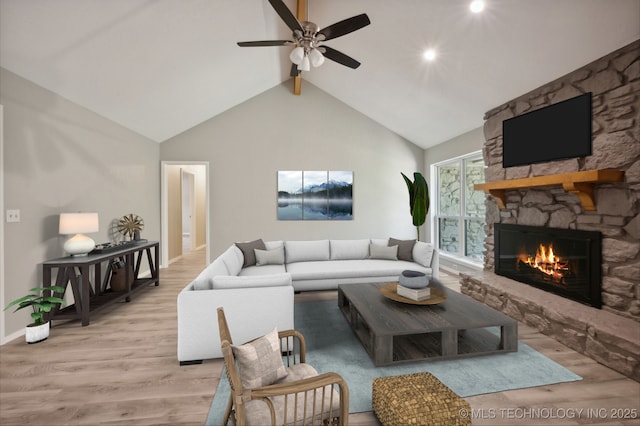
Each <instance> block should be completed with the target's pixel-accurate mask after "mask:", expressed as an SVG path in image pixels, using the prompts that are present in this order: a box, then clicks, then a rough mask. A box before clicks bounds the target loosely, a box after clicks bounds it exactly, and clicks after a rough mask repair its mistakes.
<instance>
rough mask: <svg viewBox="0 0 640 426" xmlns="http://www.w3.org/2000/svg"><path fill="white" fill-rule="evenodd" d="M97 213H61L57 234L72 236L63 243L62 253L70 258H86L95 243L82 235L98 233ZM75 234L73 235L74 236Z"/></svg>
mask: <svg viewBox="0 0 640 426" xmlns="http://www.w3.org/2000/svg"><path fill="white" fill-rule="evenodd" d="M98 230H99V224H98V213H61V214H60V222H59V231H58V232H59V233H60V234H62V235H73V237H71V238H69V239H68V240H67V241H66V242H65V243H64V251H65V252H67V253H68V254H70V255H71V256H86V255H87V253H89V252H90V251H91V250H93V249H94V247H95V246H96V243H95V242H94V241H93V240H92V239H91V238H89V237H87V236H86V235H84V233H93V232H98ZM74 234H75V235H74Z"/></svg>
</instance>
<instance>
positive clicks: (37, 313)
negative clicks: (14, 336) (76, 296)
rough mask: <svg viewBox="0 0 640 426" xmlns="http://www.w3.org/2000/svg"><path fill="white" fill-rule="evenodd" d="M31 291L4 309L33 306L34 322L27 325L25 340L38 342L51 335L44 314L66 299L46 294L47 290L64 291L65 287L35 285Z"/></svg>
mask: <svg viewBox="0 0 640 426" xmlns="http://www.w3.org/2000/svg"><path fill="white" fill-rule="evenodd" d="M29 291H30V292H31V293H30V294H27V295H26V296H23V297H21V298H19V299H16V300H14V301H13V302H11V303H9V304H8V305H7V306H6V307H5V308H4V310H5V311H6V310H7V309H9V308H10V307H12V306H16V305H17V306H18V307H17V308H16V309H15V311H13V312H17V311H19V310H20V309H24V308H28V307H31V309H32V310H33V311H32V312H31V319H33V323H31V324H29V325H27V328H26V332H25V340H26V341H27V343H38V342H41V341H43V340H45V339H46V338H47V337H49V322H44V316H45V314H46V313H48V312H51V310H52V309H53V308H54V307H55V306H56V305H57V304H59V303H64V300H63V299H61V298H59V297H56V296H45V294H44V292H45V291H51V292H54V293H64V288H62V287H60V286H55V285H54V286H51V287H46V288H43V287H35V288H32V289H31V290H29Z"/></svg>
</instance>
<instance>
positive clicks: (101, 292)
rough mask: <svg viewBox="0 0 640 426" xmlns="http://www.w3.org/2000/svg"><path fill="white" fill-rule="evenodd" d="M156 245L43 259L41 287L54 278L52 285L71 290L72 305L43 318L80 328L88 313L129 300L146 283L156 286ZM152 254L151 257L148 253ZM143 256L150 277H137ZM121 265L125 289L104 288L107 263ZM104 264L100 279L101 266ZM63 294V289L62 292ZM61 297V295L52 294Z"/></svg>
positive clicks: (108, 272)
mask: <svg viewBox="0 0 640 426" xmlns="http://www.w3.org/2000/svg"><path fill="white" fill-rule="evenodd" d="M158 246H159V243H158V242H157V241H144V242H132V243H130V244H125V245H123V246H122V247H117V248H116V249H115V250H111V251H109V252H106V253H99V254H88V255H86V256H67V257H61V258H59V259H52V260H47V261H46V262H43V263H42V281H43V287H45V288H46V287H50V286H51V285H52V282H51V278H52V276H53V274H56V275H55V285H57V286H60V287H63V288H65V289H66V288H67V284H69V287H71V290H72V291H73V298H74V300H75V303H74V304H73V305H69V306H67V307H65V308H62V309H60V307H59V306H56V308H55V309H53V310H52V311H51V312H50V313H49V314H48V315H47V317H46V320H52V319H80V320H82V325H83V326H86V325H89V313H90V312H94V311H96V310H98V309H100V308H103V307H105V306H107V305H109V304H111V303H114V302H116V301H119V300H122V299H124V300H125V301H126V302H129V301H130V300H131V295H132V294H133V293H135V292H137V291H139V290H141V289H143V288H145V287H147V286H148V285H149V284H151V283H154V284H155V285H156V286H158V285H159V284H160V279H159V274H158V265H159V262H158V261H159V253H158ZM152 251H153V254H152ZM144 255H146V258H147V262H148V264H149V269H150V273H151V276H149V277H143V278H140V277H138V274H139V272H140V263H141V261H142V259H143V256H144ZM116 259H118V260H121V261H123V262H124V264H125V265H124V271H125V282H126V286H127V289H126V290H125V291H121V292H114V291H112V290H111V289H110V288H107V287H108V284H109V280H110V277H111V262H112V261H113V260H116ZM103 263H106V264H107V268H106V269H105V273H104V276H103V274H102V271H103V269H102V264H103ZM91 267H93V285H92V284H91V279H90V278H91V277H90V271H91ZM65 292H66V290H65ZM54 294H55V296H58V297H63V296H64V293H61V294H58V293H54Z"/></svg>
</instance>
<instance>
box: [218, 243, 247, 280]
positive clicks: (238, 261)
mask: <svg viewBox="0 0 640 426" xmlns="http://www.w3.org/2000/svg"><path fill="white" fill-rule="evenodd" d="M218 259H222V261H223V262H224V265H225V266H226V267H227V275H238V274H239V273H240V270H241V269H242V262H243V261H244V256H243V255H242V251H241V250H240V249H239V248H238V247H237V246H236V245H235V244H234V245H232V246H231V247H229V248H228V249H227V250H225V252H224V253H222V254H221V255H220V256H218Z"/></svg>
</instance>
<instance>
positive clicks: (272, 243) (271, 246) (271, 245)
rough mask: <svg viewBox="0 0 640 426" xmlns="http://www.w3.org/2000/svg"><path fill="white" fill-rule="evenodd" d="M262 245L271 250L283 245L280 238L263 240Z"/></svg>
mask: <svg viewBox="0 0 640 426" xmlns="http://www.w3.org/2000/svg"><path fill="white" fill-rule="evenodd" d="M264 246H265V247H266V248H267V250H273V249H275V248H280V247H284V241H282V240H277V241H265V242H264Z"/></svg>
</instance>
